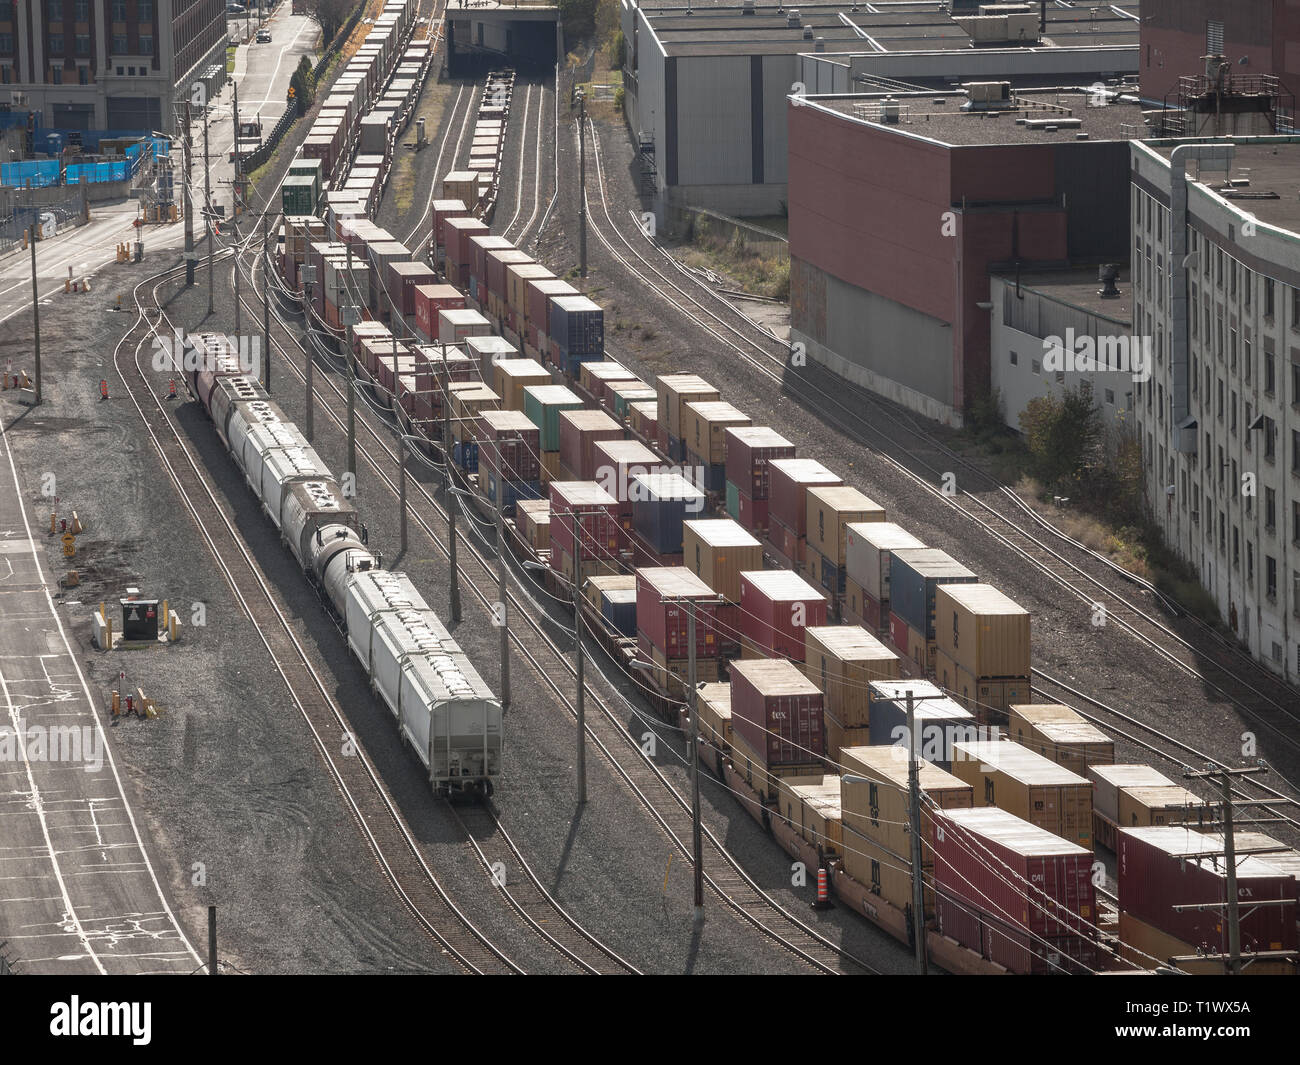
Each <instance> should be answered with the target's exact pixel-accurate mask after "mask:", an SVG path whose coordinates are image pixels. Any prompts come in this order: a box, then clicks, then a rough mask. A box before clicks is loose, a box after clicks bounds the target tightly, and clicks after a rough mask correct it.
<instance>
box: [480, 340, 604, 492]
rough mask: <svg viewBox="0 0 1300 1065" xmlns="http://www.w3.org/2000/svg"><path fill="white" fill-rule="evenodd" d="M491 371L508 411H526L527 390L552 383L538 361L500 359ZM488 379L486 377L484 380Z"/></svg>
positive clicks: (549, 376) (497, 390)
mask: <svg viewBox="0 0 1300 1065" xmlns="http://www.w3.org/2000/svg"><path fill="white" fill-rule="evenodd" d="M491 370H492V376H491V378H490V380H491V381H492V387H493V389H495V390H496V393H497V395H499V396H500V397H501V405H502V406H503V407H505V408H506V409H507V410H517V411H522V410H523V409H524V389H525V388H528V387H529V386H530V385H549V384H550V383H551V374H550V371H549V370H547V369H546V367H545V366H543V365H542V364H541V363H540V362H538V361H537V360H536V359H500V360H497V361H495V362H493V363H492V367H491ZM488 379H489V378H488V377H487V376H486V375H484V380H488ZM579 479H580V480H585V479H586V478H579Z"/></svg>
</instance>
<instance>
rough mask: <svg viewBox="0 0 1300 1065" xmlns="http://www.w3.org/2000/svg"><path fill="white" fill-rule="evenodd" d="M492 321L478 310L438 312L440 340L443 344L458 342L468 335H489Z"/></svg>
mask: <svg viewBox="0 0 1300 1065" xmlns="http://www.w3.org/2000/svg"><path fill="white" fill-rule="evenodd" d="M491 332H492V323H491V322H489V321H488V320H487V319H486V318H484V317H483V316H482V315H481V314H479V313H478V311H471V310H455V309H453V310H449V311H439V312H438V340H439V341H441V342H442V343H443V344H458V343H460V342H461V341H462V340H464V339H465V338H466V337H471V336H487V335H489V334H490V333H491Z"/></svg>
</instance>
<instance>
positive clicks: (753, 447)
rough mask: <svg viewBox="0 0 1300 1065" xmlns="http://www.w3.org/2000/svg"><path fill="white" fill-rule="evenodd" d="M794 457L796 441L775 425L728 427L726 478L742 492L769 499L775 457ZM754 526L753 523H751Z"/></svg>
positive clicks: (754, 498)
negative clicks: (772, 426)
mask: <svg viewBox="0 0 1300 1065" xmlns="http://www.w3.org/2000/svg"><path fill="white" fill-rule="evenodd" d="M792 458H794V445H793V444H792V443H790V441H789V440H787V439H786V438H785V437H783V436H782V435H781V434H780V433H778V432H777V431H776V430H775V429H769V428H768V427H767V426H765V425H746V426H740V427H738V428H735V429H728V430H727V480H728V481H730V482H731V483H732V484H734V485H735V486H736V489H737V491H738V492H739V493H740V494H741V495H747V496H749V498H750V499H751V500H763V501H766V500H767V498H768V494H769V488H768V486H769V484H770V481H771V470H770V467H769V465H768V464H769V463H770V462H771V461H772V460H773V459H792ZM751 528H752V526H751Z"/></svg>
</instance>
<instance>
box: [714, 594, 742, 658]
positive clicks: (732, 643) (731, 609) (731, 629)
mask: <svg viewBox="0 0 1300 1065" xmlns="http://www.w3.org/2000/svg"><path fill="white" fill-rule="evenodd" d="M717 629H718V646H719V647H720V648H722V649H724V650H726V649H730V650H733V651H734V650H735V649H736V648H738V647H739V646H740V636H741V633H742V631H743V626H742V625H741V621H740V604H739V603H724V604H723V605H722V606H720V607H718V621H717Z"/></svg>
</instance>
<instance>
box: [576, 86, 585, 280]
mask: <svg viewBox="0 0 1300 1065" xmlns="http://www.w3.org/2000/svg"><path fill="white" fill-rule="evenodd" d="M578 272H579V273H580V274H581V275H582V276H583V277H586V276H587V97H586V95H585V94H584V93H581V92H579V93H578Z"/></svg>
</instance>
